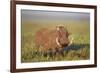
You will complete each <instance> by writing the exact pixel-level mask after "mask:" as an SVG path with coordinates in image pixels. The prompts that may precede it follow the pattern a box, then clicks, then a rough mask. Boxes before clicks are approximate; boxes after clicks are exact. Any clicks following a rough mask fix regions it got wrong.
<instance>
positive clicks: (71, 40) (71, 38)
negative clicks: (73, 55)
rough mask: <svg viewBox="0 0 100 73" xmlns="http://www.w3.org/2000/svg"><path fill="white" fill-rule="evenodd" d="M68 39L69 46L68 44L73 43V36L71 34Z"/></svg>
mask: <svg viewBox="0 0 100 73" xmlns="http://www.w3.org/2000/svg"><path fill="white" fill-rule="evenodd" d="M69 40H70V43H69V44H68V46H70V45H71V44H72V43H73V40H74V38H73V37H72V36H71V37H70V38H69Z"/></svg>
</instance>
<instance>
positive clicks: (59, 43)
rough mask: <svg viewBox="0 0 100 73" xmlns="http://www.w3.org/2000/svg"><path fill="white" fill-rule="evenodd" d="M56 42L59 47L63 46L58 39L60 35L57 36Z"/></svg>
mask: <svg viewBox="0 0 100 73" xmlns="http://www.w3.org/2000/svg"><path fill="white" fill-rule="evenodd" d="M56 43H57V45H58V46H59V47H61V44H60V43H59V41H58V37H56Z"/></svg>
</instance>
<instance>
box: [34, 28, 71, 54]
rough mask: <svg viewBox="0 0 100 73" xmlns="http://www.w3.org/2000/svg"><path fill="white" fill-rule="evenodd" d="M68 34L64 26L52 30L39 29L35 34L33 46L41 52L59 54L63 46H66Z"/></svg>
mask: <svg viewBox="0 0 100 73" xmlns="http://www.w3.org/2000/svg"><path fill="white" fill-rule="evenodd" d="M68 36H69V33H68V31H67V29H65V28H64V26H57V27H56V28H54V29H48V28H41V29H40V30H39V31H37V32H36V34H35V45H36V47H37V49H38V50H39V51H42V52H48V51H52V52H57V51H58V52H60V51H61V50H62V49H63V48H64V47H65V46H68V45H69V43H70V41H69V39H68Z"/></svg>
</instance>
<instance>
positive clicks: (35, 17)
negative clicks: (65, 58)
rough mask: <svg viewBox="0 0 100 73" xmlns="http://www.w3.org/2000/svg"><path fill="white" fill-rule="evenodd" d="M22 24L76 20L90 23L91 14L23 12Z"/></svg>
mask: <svg viewBox="0 0 100 73" xmlns="http://www.w3.org/2000/svg"><path fill="white" fill-rule="evenodd" d="M21 18H22V22H24V21H30V22H31V21H39V20H40V21H41V20H44V21H55V20H58V21H60V20H65V21H69V20H76V21H84V20H85V21H89V20H90V14H89V13H82V12H81V13H79V12H64V11H57V12H56V11H40V10H21Z"/></svg>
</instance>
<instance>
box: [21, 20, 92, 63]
mask: <svg viewBox="0 0 100 73" xmlns="http://www.w3.org/2000/svg"><path fill="white" fill-rule="evenodd" d="M57 24H58V23H49V22H48V23H46V24H42V23H29V22H24V23H22V26H21V29H22V30H21V62H25V63H27V62H44V61H72V60H87V59H89V57H90V31H89V30H90V28H89V24H88V23H87V22H75V21H73V22H72V21H69V22H64V23H63V24H65V28H66V29H67V30H68V31H69V32H70V33H71V34H70V36H69V37H73V43H72V44H71V45H70V46H68V47H65V48H64V49H65V50H64V51H63V53H64V55H63V56H62V55H60V54H57V55H54V56H50V55H47V56H44V55H42V54H39V53H36V51H37V48H36V47H35V44H34V35H35V33H36V31H38V30H39V29H41V28H42V27H46V28H53V27H55V26H56V25H57Z"/></svg>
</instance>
